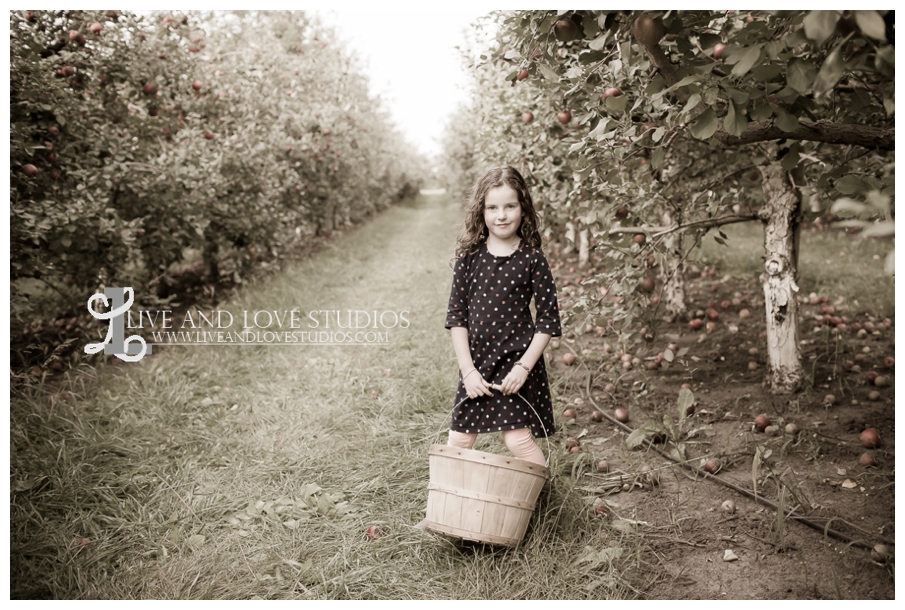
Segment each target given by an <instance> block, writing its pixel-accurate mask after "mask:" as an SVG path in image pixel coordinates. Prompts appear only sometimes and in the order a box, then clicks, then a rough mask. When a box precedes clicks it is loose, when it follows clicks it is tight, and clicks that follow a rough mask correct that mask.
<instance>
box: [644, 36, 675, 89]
mask: <svg viewBox="0 0 905 610" xmlns="http://www.w3.org/2000/svg"><path fill="white" fill-rule="evenodd" d="M641 46H642V47H644V50H645V51H646V52H647V56H648V57H650V60H651V62H653V64H654V65H655V66H656V67H657V70H659V71H660V74H661V75H662V76H663V80H664V82H666V86H667V87H672V86H673V85H675V84H676V83H677V82H679V77H678V75H677V74H676V67H675V66H674V65H672V62H671V61H669V57H667V56H666V53H664V52H663V49H662V48H661V47H660V45H659V44H642V45H641Z"/></svg>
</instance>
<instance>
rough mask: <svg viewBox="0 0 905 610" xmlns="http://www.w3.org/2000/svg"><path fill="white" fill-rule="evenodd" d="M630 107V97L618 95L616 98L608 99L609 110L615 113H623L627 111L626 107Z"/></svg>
mask: <svg viewBox="0 0 905 610" xmlns="http://www.w3.org/2000/svg"><path fill="white" fill-rule="evenodd" d="M627 105H628V97H626V96H624V95H618V96H616V97H608V98H607V100H606V107H607V109H608V110H612V111H613V112H622V111H623V110H625V107H626V106H627Z"/></svg>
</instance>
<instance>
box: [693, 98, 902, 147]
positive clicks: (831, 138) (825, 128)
mask: <svg viewBox="0 0 905 610" xmlns="http://www.w3.org/2000/svg"><path fill="white" fill-rule="evenodd" d="M702 108H703V107H702ZM713 137H714V138H716V139H717V140H719V141H720V142H722V143H723V144H725V145H726V146H738V145H740V144H751V143H752V142H767V141H770V140H782V139H785V140H807V141H811V142H827V143H829V144H854V145H855V146H864V147H865V148H876V149H879V150H895V149H896V128H895V127H888V128H884V127H874V126H872V125H851V124H849V123H832V122H829V121H820V122H818V123H808V122H805V121H799V123H798V127H796V128H795V129H793V130H792V131H783V130H782V129H780V128H779V127H778V126H777V125H776V124H775V123H774V122H773V121H764V122H762V123H749V125H748V128H747V129H746V130H745V131H744V132H743V133H742V134H741V135H738V136H733V135H729V133H728V132H726V131H724V130H722V129H718V130H717V132H716V133H715V134H713Z"/></svg>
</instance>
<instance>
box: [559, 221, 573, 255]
mask: <svg viewBox="0 0 905 610" xmlns="http://www.w3.org/2000/svg"><path fill="white" fill-rule="evenodd" d="M564 243H565V244H566V247H565V248H563V249H562V255H563V256H568V255H570V254H572V251H573V250H574V249H575V225H574V224H573V223H572V221H571V220H570V221H569V222H567V223H566V239H565V241H564Z"/></svg>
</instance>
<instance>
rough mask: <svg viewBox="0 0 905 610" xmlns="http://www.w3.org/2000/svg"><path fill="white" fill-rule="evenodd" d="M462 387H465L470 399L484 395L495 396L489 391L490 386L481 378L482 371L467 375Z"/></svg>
mask: <svg viewBox="0 0 905 610" xmlns="http://www.w3.org/2000/svg"><path fill="white" fill-rule="evenodd" d="M462 385H464V386H465V392H466V393H467V394H468V397H469V398H477V397H478V396H481V395H482V394H484V395H486V396H493V394H492V393H491V391H490V390H489V388H490V384H489V383H487V382H486V381H484V378H483V377H482V376H481V371H478V370H475V371H474V372H473V373H469V374H468V375H466V376H465V379H464V380H463V381H462Z"/></svg>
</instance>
